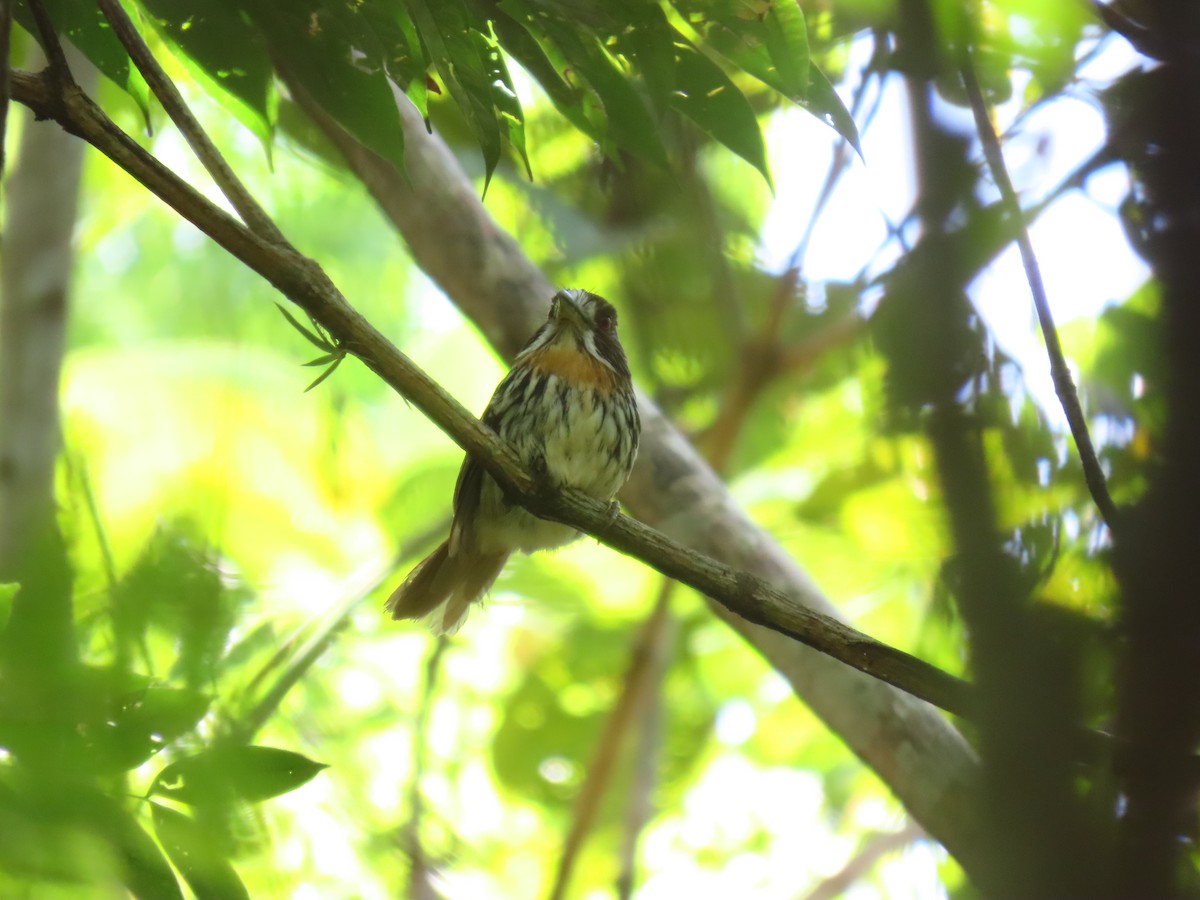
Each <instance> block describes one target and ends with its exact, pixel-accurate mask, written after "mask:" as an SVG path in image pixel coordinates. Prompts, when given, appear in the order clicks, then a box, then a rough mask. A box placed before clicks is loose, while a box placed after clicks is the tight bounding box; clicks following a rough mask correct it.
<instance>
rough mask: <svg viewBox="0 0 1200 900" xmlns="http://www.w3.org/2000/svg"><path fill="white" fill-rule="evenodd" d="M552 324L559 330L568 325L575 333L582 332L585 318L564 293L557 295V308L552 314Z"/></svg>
mask: <svg viewBox="0 0 1200 900" xmlns="http://www.w3.org/2000/svg"><path fill="white" fill-rule="evenodd" d="M554 324H555V325H556V326H557V327H558V329H559V330H560V331H561V330H562V329H563V328H567V327H569V328H570V329H571V330H572V331H574V332H575V333H576V334H582V333H583V332H584V330H586V328H587V320H586V319H585V318H584V317H583V312H582V311H581V310H580V309H579V307H578V306H576V305H575V301H574V300H572V299H571V297H570V296H569V295H567V294H565V293H563V294H559V295H558V309H557V311H556V313H555V315H554Z"/></svg>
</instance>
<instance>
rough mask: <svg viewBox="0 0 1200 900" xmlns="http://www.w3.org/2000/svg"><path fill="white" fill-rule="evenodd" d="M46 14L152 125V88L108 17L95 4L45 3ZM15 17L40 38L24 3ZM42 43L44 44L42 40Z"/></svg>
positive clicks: (83, 0)
mask: <svg viewBox="0 0 1200 900" xmlns="http://www.w3.org/2000/svg"><path fill="white" fill-rule="evenodd" d="M43 2H44V3H45V6H46V12H47V13H48V14H49V16H50V21H51V22H53V23H54V28H55V30H56V31H57V32H58V34H60V35H62V36H65V37H67V38H69V39H70V41H71V43H72V44H74V45H75V46H76V47H78V48H79V49H80V51H81V52H82V53H83V55H84V56H86V57H87V58H88V59H89V60H91V62H92V64H93V65H94V66H95V67H96V68H97V69H99V70H100V71H101V72H102V73H103V74H104V76H105V77H106V78H108V79H109V80H110V81H112V82H113V83H114V84H116V85H117V86H118V87H119V88H121V89H122V90H124V91H125V92H126V93H128V94H129V96H130V97H132V98H133V99H134V102H135V103H137V105H138V107H139V108H140V109H141V111H142V115H143V116H145V117H147V122H148V121H149V110H150V88H149V87H148V86H147V84H146V82H145V80H144V79H143V78H142V76H141V73H139V72H138V70H137V69H136V68H134V66H133V63H132V62H131V61H130V59H129V54H128V53H126V52H125V48H124V47H123V46H122V45H121V42H120V41H119V40H118V39H117V36H116V35H115V34H113V31H112V28H110V27H109V25H108V20H107V19H105V18H104V13H102V12H100V9H99V8H98V7H97V6H96V4H95V3H94V2H93V0H43ZM13 16H14V18H15V19H16V20H17V22H19V23H20V25H21V27H22V28H24V29H25V30H26V31H28V32H29V33H30V34H32V35H34V36H38V30H37V25H36V24H35V23H34V20H33V15H32V14H31V13H30V12H29V7H28V5H27V4H26V3H25V2H24V0H20V2H18V3H17V4H16V6H15V8H14V9H13ZM38 42H39V43H40V42H41V39H40V37H39V38H38Z"/></svg>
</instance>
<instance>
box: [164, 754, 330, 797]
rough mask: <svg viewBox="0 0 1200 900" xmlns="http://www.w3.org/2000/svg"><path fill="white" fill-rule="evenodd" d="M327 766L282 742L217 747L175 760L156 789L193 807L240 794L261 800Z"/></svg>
mask: <svg viewBox="0 0 1200 900" xmlns="http://www.w3.org/2000/svg"><path fill="white" fill-rule="evenodd" d="M325 768H328V767H327V766H326V765H325V764H324V763H319V762H313V760H311V759H309V758H308V757H306V756H301V755H300V754H299V753H294V752H292V751H291V750H280V749H278V748H276V747H259V746H253V745H251V746H238V747H217V748H214V749H212V750H205V751H204V752H202V753H198V754H196V755H195V756H189V757H186V758H185V759H180V760H177V761H176V762H173V763H171V764H170V765H169V766H167V767H166V768H165V769H163V770H162V771H161V772H159V773H158V775H157V777H155V779H154V784H153V785H152V786H151V788H150V793H151V795H156V796H163V797H170V798H171V799H172V800H178V801H180V802H181V803H189V804H192V805H193V806H203V805H206V804H220V803H224V802H229V801H231V800H234V799H237V800H242V801H245V802H248V803H257V802H260V801H262V800H269V799H270V798H271V797H278V796H279V795H280V794H286V793H288V792H289V791H294V790H295V789H296V788H298V787H300V786H301V785H302V784H305V783H306V782H308V781H310V780H312V778H313V777H314V776H315V775H316V774H317V773H318V772H320V771H321V770H322V769H325Z"/></svg>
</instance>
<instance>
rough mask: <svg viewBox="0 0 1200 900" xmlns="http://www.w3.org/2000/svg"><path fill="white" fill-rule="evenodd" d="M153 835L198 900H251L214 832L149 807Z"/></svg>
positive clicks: (183, 817) (155, 806)
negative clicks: (152, 821) (217, 843)
mask: <svg viewBox="0 0 1200 900" xmlns="http://www.w3.org/2000/svg"><path fill="white" fill-rule="evenodd" d="M150 810H151V816H152V818H153V819H154V832H155V834H157V835H158V839H159V841H160V842H161V843H162V845H163V849H164V850H166V851H167V856H168V857H170V859H171V862H172V863H174V864H175V868H177V869H178V870H179V872H180V874H181V875H183V880H184V881H186V882H187V885H188V887H190V888H191V889H192V891H193V892H194V893H195V895H196V898H197V900H249V898H250V892H249V891H248V890H246V886H245V885H244V884H243V883H242V879H241V878H239V877H238V874H237V872H236V871H235V870H234V868H233V865H232V864H231V863H230V861H229V858H228V857H227V856H226V855H225V854H224V853H222V852H221V849H220V848H219V847H218V846H217V845H216V842H215V840H214V836H213V833H212V831H211V830H209V829H206V828H205V827H203V826H202V825H201V824H200V823H199V822H197V821H196V820H195V819H193V818H192V817H191V816H188V815H185V814H184V813H181V812H178V811H177V810H174V809H170V808H168V807H166V806H162V805H161V804H158V803H152V804H150Z"/></svg>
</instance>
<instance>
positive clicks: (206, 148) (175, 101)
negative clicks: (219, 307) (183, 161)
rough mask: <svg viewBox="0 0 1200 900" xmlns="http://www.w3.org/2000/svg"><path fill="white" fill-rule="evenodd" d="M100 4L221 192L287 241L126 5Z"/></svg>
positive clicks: (100, 0) (272, 236) (262, 229)
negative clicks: (208, 131)
mask: <svg viewBox="0 0 1200 900" xmlns="http://www.w3.org/2000/svg"><path fill="white" fill-rule="evenodd" d="M96 5H97V6H98V7H100V11H101V12H103V13H104V17H105V18H106V19H108V23H109V24H110V25H111V26H112V29H113V33H114V34H116V36H117V38H118V39H119V40H120V41H121V44H122V45H123V46H124V47H125V49H126V50H127V51H128V53H129V57H130V59H132V60H133V62H134V65H136V66H137V68H138V71H139V72H141V73H142V77H143V78H145V79H146V84H148V85H150V90H152V91H153V92H154V96H155V97H157V98H158V102H159V103H161V104H162V106H163V109H165V110H166V111H167V115H168V116H170V117H171V121H172V122H174V123H175V127H176V128H178V129H179V131H180V132H181V133H182V134H183V137H184V140H186V141H187V142H188V146H189V147H191V148H192V152H193V153H195V154H196V158H197V159H199V160H200V163H201V165H203V166H204V168H205V169H207V170H208V174H209V175H211V176H212V179H213V181H214V182H216V185H217V187H219V188H220V189H221V193H222V194H224V195H225V198H226V199H227V200H228V201H229V202H230V204H231V205H232V206H233V208H234V209H236V210H237V213H238V215H239V216H241V217H242V221H243V222H245V223H246V224H247V225H249V226H250V230H251V231H253V232H254V233H255V234H257V235H259V236H260V237H262V238H265V239H266V240H268V241H271V242H273V243H279V244H282V243H285V241H284V237H283V234H282V233H280V231H279V229H278V228H277V227H275V223H274V222H272V221H271V217H270V216H268V215H267V214H266V212H265V211H264V210H263V208H262V207H261V206H259V204H258V201H257V200H255V199H254V197H253V196H251V194H250V192H249V191H248V190H246V186H245V185H244V184H242V182H241V179H239V178H238V177H237V175H236V174H235V173H234V171H233V169H232V168H231V167H230V165H229V163H227V162H226V161H225V157H223V156H222V155H221V152H220V151H219V150H217V147H216V145H215V144H214V143H213V142H212V139H211V138H209V136H208V135H207V134H206V133H205V131H204V129H203V128H201V127H200V123H199V122H198V121H197V120H196V117H195V116H194V115H192V111H191V110H190V109H188V107H187V104H186V103H184V102H183V97H182V96H180V94H179V90H178V89H177V88H176V87H175V85H174V83H172V81H171V79H170V78H168V77H167V73H166V72H164V71H163V68H162V66H160V65H159V64H158V60H156V59H155V58H154V54H152V53H151V52H150V48H149V47H147V46H146V42H145V41H144V40H142V36H141V35H140V34H139V33H138V30H137V28H136V27H134V24H133V20H132V19H130V18H129V14H128V13H127V12H125V9H124V7H122V6H121V4H120V3H119V2H118V0H96Z"/></svg>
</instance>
